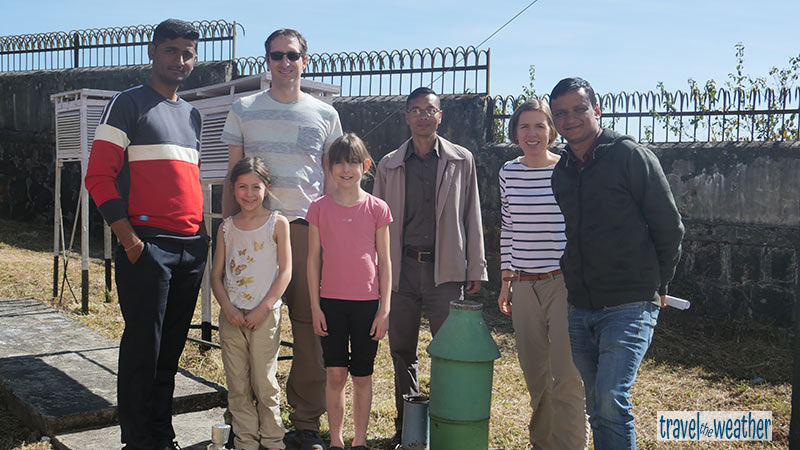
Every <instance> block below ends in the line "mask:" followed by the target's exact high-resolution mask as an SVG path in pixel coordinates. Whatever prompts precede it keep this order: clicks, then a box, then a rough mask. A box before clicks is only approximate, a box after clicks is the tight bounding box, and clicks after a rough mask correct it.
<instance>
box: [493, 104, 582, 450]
mask: <svg viewBox="0 0 800 450" xmlns="http://www.w3.org/2000/svg"><path fill="white" fill-rule="evenodd" d="M509 135H510V138H511V141H512V142H513V143H515V144H518V145H519V146H520V148H521V149H522V152H523V156H521V157H519V158H516V159H513V160H511V161H508V162H506V163H505V164H504V165H503V167H502V168H501V169H500V200H501V208H502V219H503V222H502V227H501V233H500V261H501V269H502V272H503V283H502V287H501V290H500V295H499V297H498V299H497V304H498V306H499V307H500V311H501V312H502V313H503V314H506V315H511V320H512V323H513V325H514V335H515V337H516V342H517V354H518V357H519V362H520V366H521V367H522V371H523V373H524V375H525V382H526V383H527V385H528V391H529V392H530V395H531V408H532V409H533V414H532V415H531V421H530V424H529V426H528V429H529V432H530V440H531V444H532V445H533V448H535V449H550V448H555V449H567V450H569V449H583V448H585V446H586V431H587V429H588V424H587V423H586V416H585V402H584V391H583V383H582V381H581V377H580V374H579V373H578V370H577V369H576V368H575V365H574V364H573V362H572V353H571V351H570V346H569V334H568V332H567V289H566V287H565V286H564V279H563V276H562V275H561V269H560V268H559V260H560V258H561V254H562V253H563V252H564V245H565V244H566V240H567V239H566V237H565V235H564V216H562V215H561V210H560V209H559V207H558V204H556V200H555V198H553V191H552V188H551V186H550V176H551V175H552V173H553V168H554V167H555V165H556V163H557V162H558V161H559V156H558V155H556V154H555V153H552V152H550V151H549V150H548V147H549V146H550V144H552V143H553V141H555V139H556V136H557V134H556V130H555V127H554V126H553V117H552V115H551V113H550V107H549V106H548V104H547V103H545V102H542V101H539V100H537V99H535V98H534V99H531V100H528V101H527V102H525V103H523V104H522V105H520V106H519V107H517V109H516V110H515V111H514V114H513V116H512V117H511V120H510V122H509ZM512 293H513V297H514V298H513V308H512V298H511V297H512Z"/></svg>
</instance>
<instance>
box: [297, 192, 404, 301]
mask: <svg viewBox="0 0 800 450" xmlns="http://www.w3.org/2000/svg"><path fill="white" fill-rule="evenodd" d="M306 220H307V221H308V223H310V224H313V225H315V226H316V227H317V228H319V240H320V243H321V245H322V282H321V286H320V291H319V295H320V297H326V298H335V299H339V300H376V299H379V298H380V284H379V280H378V251H377V250H376V249H375V232H376V231H377V230H378V229H379V228H380V227H382V226H385V225H388V224H389V223H390V222H391V221H392V213H391V212H390V211H389V205H387V204H386V202H384V201H383V200H381V199H379V198H377V197H373V196H372V195H370V194H367V198H366V199H364V201H363V202H361V203H359V204H358V205H355V206H341V205H339V204H338V203H336V201H334V200H333V197H331V196H330V195H323V196H322V197H320V198H318V199H316V200H314V201H313V202H312V203H311V206H309V207H308V213H306Z"/></svg>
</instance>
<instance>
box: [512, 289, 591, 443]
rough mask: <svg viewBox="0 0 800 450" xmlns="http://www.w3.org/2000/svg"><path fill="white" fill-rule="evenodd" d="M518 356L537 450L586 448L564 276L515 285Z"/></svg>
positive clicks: (579, 386)
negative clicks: (523, 376)
mask: <svg viewBox="0 0 800 450" xmlns="http://www.w3.org/2000/svg"><path fill="white" fill-rule="evenodd" d="M511 292H512V309H511V319H512V322H513V324H514V335H515V337H516V341H517V355H518V357H519V364H520V366H521V367H522V372H523V374H524V375H525V383H526V384H527V385H528V391H529V392H530V395H531V408H532V409H533V413H532V415H531V421H530V424H529V426H528V429H529V432H530V439H531V444H532V445H533V448H535V449H559V450H562V449H563V450H571V449H575V450H578V449H583V448H585V447H586V439H587V433H588V429H589V427H588V423H587V421H586V403H585V401H584V390H583V382H582V381H581V376H580V373H579V372H578V369H576V368H575V364H574V363H573V362H572V351H571V350H570V345H569V333H568V329H569V328H568V325H567V289H566V286H565V285H564V278H563V276H562V275H560V274H559V275H555V276H552V277H549V278H545V279H543V280H537V281H514V282H512V283H511Z"/></svg>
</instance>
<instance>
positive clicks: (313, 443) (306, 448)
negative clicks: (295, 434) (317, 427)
mask: <svg viewBox="0 0 800 450" xmlns="http://www.w3.org/2000/svg"><path fill="white" fill-rule="evenodd" d="M299 434H300V450H326V448H325V442H324V441H323V440H322V436H320V435H319V433H318V432H316V431H313V430H300V431H299Z"/></svg>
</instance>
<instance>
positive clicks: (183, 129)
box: [85, 85, 203, 235]
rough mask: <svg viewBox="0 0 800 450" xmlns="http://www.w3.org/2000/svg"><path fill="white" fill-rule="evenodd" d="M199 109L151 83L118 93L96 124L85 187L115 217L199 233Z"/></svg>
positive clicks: (148, 227)
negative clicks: (161, 92)
mask: <svg viewBox="0 0 800 450" xmlns="http://www.w3.org/2000/svg"><path fill="white" fill-rule="evenodd" d="M200 130H201V118H200V112H199V111H197V109H195V108H194V107H193V106H192V105H190V104H189V103H187V102H186V101H184V100H181V99H178V101H171V100H168V99H166V98H164V97H163V96H161V95H160V94H159V93H157V92H156V91H155V90H153V89H152V88H151V87H149V86H147V85H142V86H137V87H133V88H130V89H128V90H125V91H123V92H120V93H119V94H117V95H115V96H114V97H113V98H112V99H111V101H110V102H109V103H108V105H107V106H106V109H105V111H104V112H103V116H102V118H101V120H100V124H99V125H98V126H97V131H96V133H95V139H94V142H93V143H92V151H91V154H90V156H89V165H88V168H87V170H86V179H85V183H86V189H87V190H88V191H89V193H90V194H91V195H92V198H93V199H94V202H95V204H96V205H97V207H98V209H99V210H100V213H101V214H102V215H103V218H104V219H105V220H106V222H108V223H112V222H115V221H117V220H119V219H122V218H128V219H129V220H130V222H131V224H132V225H133V226H134V228H136V230H137V233H139V234H140V235H142V234H144V235H148V234H162V232H167V234H177V235H194V234H196V233H197V232H198V231H199V228H200V223H201V222H202V219H203V194H202V189H201V188H200V165H199V164H200V153H199V151H200V140H199V138H200Z"/></svg>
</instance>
